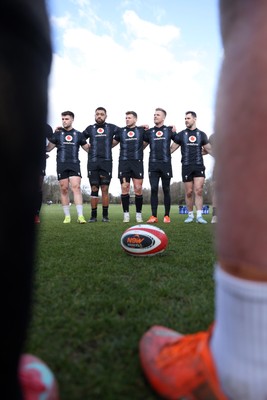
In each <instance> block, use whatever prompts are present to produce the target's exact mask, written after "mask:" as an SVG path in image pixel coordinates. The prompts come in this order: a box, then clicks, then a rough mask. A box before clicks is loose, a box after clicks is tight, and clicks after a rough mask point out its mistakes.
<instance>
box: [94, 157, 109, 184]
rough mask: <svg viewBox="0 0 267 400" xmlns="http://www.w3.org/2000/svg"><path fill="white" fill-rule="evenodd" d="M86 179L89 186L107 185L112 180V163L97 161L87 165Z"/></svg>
mask: <svg viewBox="0 0 267 400" xmlns="http://www.w3.org/2000/svg"><path fill="white" fill-rule="evenodd" d="M88 178H89V182H90V185H91V186H93V185H94V186H100V185H109V184H110V181H111V178H112V161H107V160H99V161H96V162H90V163H88Z"/></svg>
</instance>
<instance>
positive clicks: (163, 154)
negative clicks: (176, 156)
mask: <svg viewBox="0 0 267 400" xmlns="http://www.w3.org/2000/svg"><path fill="white" fill-rule="evenodd" d="M174 136H175V132H174V133H173V132H172V127H171V126H165V125H163V126H161V127H160V128H158V127H156V126H154V128H150V129H148V130H147V131H145V133H144V141H145V142H147V143H149V145H150V153H149V161H150V162H157V161H163V162H170V161H171V152H170V144H171V140H173V138H174Z"/></svg>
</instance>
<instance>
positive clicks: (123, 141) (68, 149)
mask: <svg viewBox="0 0 267 400" xmlns="http://www.w3.org/2000/svg"><path fill="white" fill-rule="evenodd" d="M166 115H167V113H166V111H165V110H164V109H162V108H156V109H155V112H154V126H153V127H152V128H149V126H148V125H142V126H137V113H136V112H135V111H127V112H126V126H125V127H123V128H121V127H118V126H117V125H114V124H111V123H107V122H106V118H107V111H106V109H105V108H104V107H98V108H97V109H96V110H95V123H94V124H93V125H89V126H87V128H86V129H85V130H84V131H83V132H80V131H78V130H76V129H75V128H74V127H73V122H74V113H73V112H72V111H64V112H62V113H61V118H62V126H61V127H57V128H56V129H55V131H54V132H53V130H52V128H51V129H49V132H48V133H47V145H46V152H50V151H51V150H53V149H54V148H55V147H56V148H57V159H56V162H57V178H58V181H59V185H60V194H61V203H62V207H63V211H64V215H65V219H64V221H63V222H64V223H70V222H71V216H70V199H69V188H71V190H72V192H73V197H74V203H75V206H76V210H77V214H78V219H77V222H78V223H80V224H85V223H86V220H85V218H84V215H83V199H82V193H81V169H80V160H79V149H80V146H81V147H82V148H83V149H84V150H85V151H86V152H87V153H88V163H87V171H88V178H89V183H90V186H91V217H90V219H89V221H88V222H91V223H92V222H97V209H98V201H99V190H100V189H101V195H102V222H110V219H109V215H108V211H109V185H110V182H111V179H112V167H113V162H112V148H113V147H114V146H116V145H118V144H120V155H119V165H118V178H119V180H120V183H121V204H122V209H123V222H130V213H129V205H130V182H131V181H132V183H133V190H134V195H135V208H136V222H137V223H142V222H143V217H142V205H143V194H142V185H143V178H144V163H143V154H144V149H145V148H146V147H147V146H148V145H149V147H150V152H149V162H148V175H149V183H150V187H151V198H150V204H151V216H150V218H149V219H148V220H147V221H146V222H147V223H149V224H153V223H157V222H158V215H157V211H158V191H159V182H160V180H161V184H162V190H163V194H164V218H163V222H164V223H170V222H171V220H170V208H171V196H170V182H171V178H172V176H173V173H172V163H171V154H172V153H173V152H174V151H176V150H177V149H178V148H179V147H180V148H181V156H182V157H181V163H182V180H183V182H184V187H185V201H186V206H187V209H188V217H187V218H186V220H185V223H190V222H193V221H194V220H195V219H194V211H193V209H194V205H195V208H196V222H198V223H200V224H206V223H207V221H206V220H205V219H204V218H203V216H202V208H203V194H202V193H203V186H204V181H205V165H204V161H203V155H204V154H212V146H211V144H210V142H209V139H208V136H207V134H206V133H205V132H203V131H201V130H200V129H198V128H197V127H196V120H197V115H196V113H195V112H194V111H187V112H186V113H185V125H186V129H184V130H182V131H180V132H178V133H177V132H176V128H175V126H166V125H165V124H164V121H165V118H166ZM49 128H50V127H49ZM42 175H44V174H42ZM39 221H40V220H39V217H38V216H37V221H36V222H39Z"/></svg>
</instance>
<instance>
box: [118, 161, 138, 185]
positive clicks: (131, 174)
mask: <svg viewBox="0 0 267 400" xmlns="http://www.w3.org/2000/svg"><path fill="white" fill-rule="evenodd" d="M118 178H119V179H120V182H121V183H122V181H123V178H125V179H126V182H130V180H131V178H134V179H143V178H144V163H143V160H120V161H119V170H118Z"/></svg>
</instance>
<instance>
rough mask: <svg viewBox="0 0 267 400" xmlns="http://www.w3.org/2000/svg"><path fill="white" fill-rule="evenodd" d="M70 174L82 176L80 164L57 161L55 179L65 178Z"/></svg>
mask: <svg viewBox="0 0 267 400" xmlns="http://www.w3.org/2000/svg"><path fill="white" fill-rule="evenodd" d="M70 176H79V177H80V178H81V177H82V175H81V168H80V164H77V163H57V179H58V180H59V181H60V180H61V179H67V178H69V177H70Z"/></svg>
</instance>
